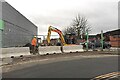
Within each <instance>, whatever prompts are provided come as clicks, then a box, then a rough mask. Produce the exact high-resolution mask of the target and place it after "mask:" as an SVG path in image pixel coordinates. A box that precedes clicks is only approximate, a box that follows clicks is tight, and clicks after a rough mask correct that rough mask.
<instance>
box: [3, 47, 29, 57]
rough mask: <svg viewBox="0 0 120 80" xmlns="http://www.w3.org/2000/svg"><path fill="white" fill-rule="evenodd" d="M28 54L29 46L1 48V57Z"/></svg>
mask: <svg viewBox="0 0 120 80" xmlns="http://www.w3.org/2000/svg"><path fill="white" fill-rule="evenodd" d="M27 55H30V51H29V47H12V48H2V58H10V57H20V56H27Z"/></svg>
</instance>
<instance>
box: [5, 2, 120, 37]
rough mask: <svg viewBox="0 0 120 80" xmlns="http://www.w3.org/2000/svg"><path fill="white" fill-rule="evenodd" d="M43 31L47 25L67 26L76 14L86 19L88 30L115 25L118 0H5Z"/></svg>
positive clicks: (110, 28)
mask: <svg viewBox="0 0 120 80" xmlns="http://www.w3.org/2000/svg"><path fill="white" fill-rule="evenodd" d="M6 1H7V2H8V3H9V4H11V5H12V6H13V7H14V8H16V9H17V10H18V11H19V12H21V13H22V14H23V15H24V16H25V17H27V18H28V19H29V20H30V21H32V22H33V23H34V24H35V25H36V26H38V34H40V35H42V34H47V30H48V27H49V25H53V26H54V27H56V28H59V29H60V30H63V29H64V28H65V27H66V26H69V25H70V24H71V22H72V20H73V19H74V18H75V16H76V15H77V14H80V15H81V16H84V17H86V18H87V19H88V23H89V25H91V27H92V31H91V34H96V33H100V31H101V30H103V31H104V32H106V31H109V30H114V29H117V28H118V1H119V0H6Z"/></svg>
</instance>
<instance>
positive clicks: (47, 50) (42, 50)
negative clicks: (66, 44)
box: [39, 46, 61, 55]
mask: <svg viewBox="0 0 120 80" xmlns="http://www.w3.org/2000/svg"><path fill="white" fill-rule="evenodd" d="M54 53H61V47H60V46H45V47H39V54H40V55H45V54H54Z"/></svg>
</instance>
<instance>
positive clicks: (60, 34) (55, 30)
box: [47, 26, 67, 46]
mask: <svg viewBox="0 0 120 80" xmlns="http://www.w3.org/2000/svg"><path fill="white" fill-rule="evenodd" d="M51 31H53V32H57V33H58V34H59V36H60V40H61V43H62V45H63V46H65V45H67V44H66V42H65V39H64V37H63V34H62V32H61V31H60V30H59V29H57V28H54V27H52V26H49V28H48V35H47V43H48V45H49V44H50V36H51Z"/></svg>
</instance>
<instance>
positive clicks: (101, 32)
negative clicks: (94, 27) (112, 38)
mask: <svg viewBox="0 0 120 80" xmlns="http://www.w3.org/2000/svg"><path fill="white" fill-rule="evenodd" d="M101 50H102V51H103V30H101Z"/></svg>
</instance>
